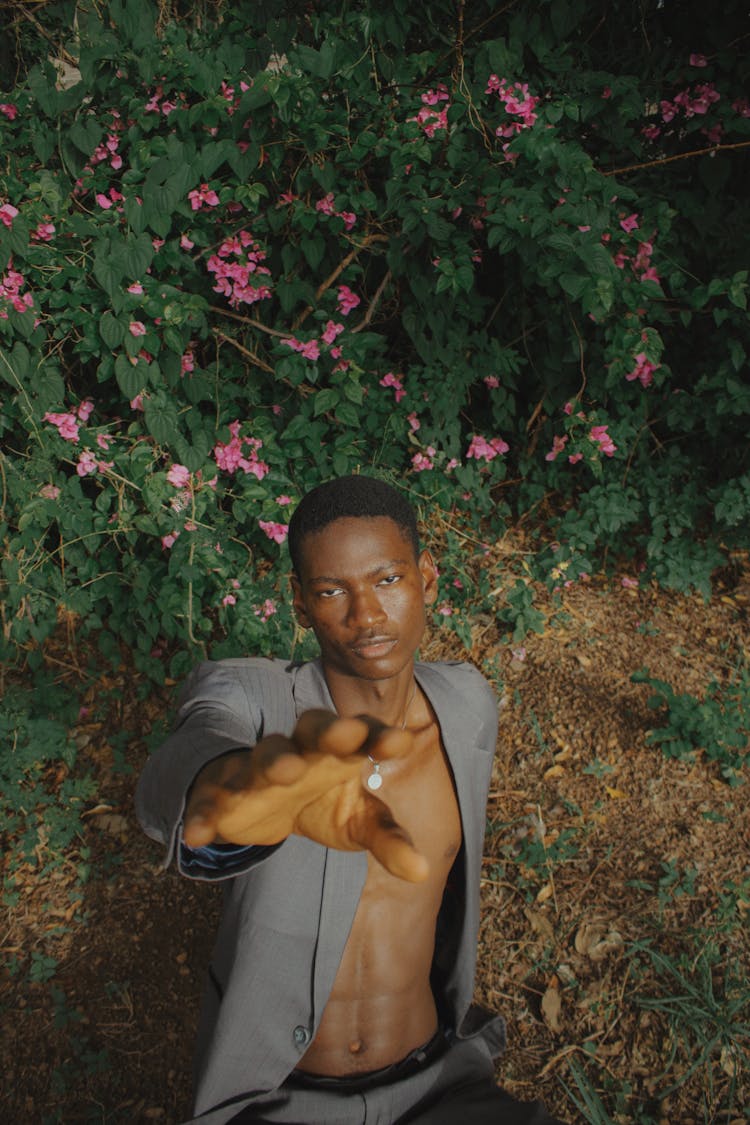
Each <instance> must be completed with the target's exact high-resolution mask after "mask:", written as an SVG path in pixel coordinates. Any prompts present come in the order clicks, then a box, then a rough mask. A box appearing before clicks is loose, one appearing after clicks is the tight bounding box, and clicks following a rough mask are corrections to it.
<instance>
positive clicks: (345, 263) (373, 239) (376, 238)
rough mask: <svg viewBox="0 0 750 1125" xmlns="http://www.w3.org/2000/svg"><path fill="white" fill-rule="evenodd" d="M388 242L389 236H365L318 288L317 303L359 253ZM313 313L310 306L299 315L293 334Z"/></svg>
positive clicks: (293, 327) (293, 326) (293, 325)
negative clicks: (376, 244) (377, 243)
mask: <svg viewBox="0 0 750 1125" xmlns="http://www.w3.org/2000/svg"><path fill="white" fill-rule="evenodd" d="M388 241H390V240H389V236H388V235H387V234H367V235H365V237H364V238H363V240H362V242H361V243H360V245H359V246H354V247H352V249H351V250H350V251H349V253H348V254H347V255H346V257H345V258H343V259H342V260H341V261H340V262H339V264H338V265H337V266H336V268H335V270H334V271H333V272H332V273H331V274H329V275H328V277H327V278H326V279H325V281H324V282H323V283H322V284H321V285H319V286H318V288H317V289H316V291H315V300H316V301H319V300H320V298H321V297H322V296H323V294H324V293H325V292H326V290H327V289H330V288H331V286H332V285H333V283H334V281H335V280H336V278H337V277H340V276H341V274H342V273H343V272H344V270H345V269H346V267H347V266H348V265H350V263H351V262H353V261H354V259H355V258H356V257H357V255H358V254H359V253H361V251H362V250H366V249H367V247H368V246H369V245H370V244H371V243H373V242H388ZM312 311H313V307H312V305H308V306H307V308H306V309H303V311H302V312H301V313H300V314H299V316H298V317H297V318H296V320H295V321H294V323H293V324H292V331H293V332H295V331H296V330H297V329H298V328H299V327H300V325H301V324H303V323H304V321H306V320H307V318H308V316H309V315H310V313H311V312H312Z"/></svg>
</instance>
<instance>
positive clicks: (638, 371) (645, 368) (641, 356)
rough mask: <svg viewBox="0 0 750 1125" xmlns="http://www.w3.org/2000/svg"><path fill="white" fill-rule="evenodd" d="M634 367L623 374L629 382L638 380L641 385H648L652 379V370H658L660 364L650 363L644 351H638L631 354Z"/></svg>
mask: <svg viewBox="0 0 750 1125" xmlns="http://www.w3.org/2000/svg"><path fill="white" fill-rule="evenodd" d="M633 359H634V361H635V367H634V368H633V370H632V371H629V372H628V374H627V375H626V376H625V378H626V379H627V381H628V382H629V383H632V382H634V381H635V380H636V379H638V380H639V382H640V384H641V386H642V387H650V386H651V384H652V383H653V381H654V371H658V369H659V367H660V366H661V364H659V363H651V361H650V360H649V359H647V357H646V353H645V352H638V354H637V355H635V356H633Z"/></svg>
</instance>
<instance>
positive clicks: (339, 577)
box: [292, 516, 437, 680]
mask: <svg viewBox="0 0 750 1125" xmlns="http://www.w3.org/2000/svg"><path fill="white" fill-rule="evenodd" d="M300 553H301V564H300V574H299V576H297V577H294V578H292V586H293V590H294V609H295V612H296V614H297V617H298V619H299V622H300V624H301V625H303V626H304V627H305V628H308V627H309V628H311V629H312V630H313V632H314V633H315V636H316V637H317V639H318V643H319V645H320V650H321V656H322V659H323V663H324V665H328V666H329V667H331V668H335V669H336V670H337V671H339V672H341V673H344V674H345V675H351V676H357V677H359V678H361V679H365V680H380V679H386V678H388V677H390V676H395V675H397V674H398V673H399V672H400V671H401V670H402V669H403V668H404V667H406V666H407V664H410V663H411V661H412V659H413V657H414V653H415V651H416V649H417V647H418V645H419V642H420V640H421V639H422V634H423V632H424V627H425V606H426V605H431V604H432V603H433V602H434V601H435V598H436V596H437V572H436V570H435V565H434V563H433V562H432V559H431V558H430V555H429V553H428V552H427V551H423V552H422V554H421V555H420V557H419V559H416V558H415V557H414V548H413V547H412V545H411V543H410V542H409V540H408V539H407V538H406V536H405V535H404V533H403V532H402V531H401V529H400V528H399V526H398V524H396V523H395V522H394V521H393V520H392V519H389V518H388V517H387V516H377V517H373V518H367V519H364V518H346V519H338V520H334V521H333V523H330V524H328V526H327V527H325V528H323V530H322V531H316V532H313V533H311V534H309V535H306V536H305V538H304V539H303V540H302V543H301V552H300Z"/></svg>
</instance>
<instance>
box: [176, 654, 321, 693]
mask: <svg viewBox="0 0 750 1125" xmlns="http://www.w3.org/2000/svg"><path fill="white" fill-rule="evenodd" d="M298 667H299V664H294V663H293V662H291V661H289V660H283V659H281V658H278V657H273V656H235V657H227V658H225V659H223V660H202V661H201V662H200V664H196V666H195V667H194V668H193V670H192V671H191V672H190V674H189V676H188V677H187V679H186V681H185V683H184V685H183V690H182V694H183V696H184V695H186V694H187V695H190V694H193V693H195V691H196V690H199V691H201V692H203V691H205V690H207V689H211V690H213V691H217V690H222V689H223V690H224V691H229V690H231V688H232V686H234V687H235V688H236V687H242V688H243V689H245V690H247V688H248V687H249V686H252V687H262V686H263V685H268V686H269V687H270V686H271V685H273V684H280V683H282V682H284V681H289V680H290V679H291V677H292V676H293V674H294V671H295V669H296V668H298Z"/></svg>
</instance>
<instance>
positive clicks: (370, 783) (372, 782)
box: [367, 773, 383, 789]
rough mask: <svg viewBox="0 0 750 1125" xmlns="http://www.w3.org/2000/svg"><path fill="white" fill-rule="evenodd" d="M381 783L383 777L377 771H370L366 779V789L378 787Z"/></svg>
mask: <svg viewBox="0 0 750 1125" xmlns="http://www.w3.org/2000/svg"><path fill="white" fill-rule="evenodd" d="M382 784H383V779H382V777H381V776H380V774H379V773H371V774H370V776H369V777H368V779H367V788H368V789H379V788H380V786H381V785H382Z"/></svg>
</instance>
